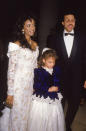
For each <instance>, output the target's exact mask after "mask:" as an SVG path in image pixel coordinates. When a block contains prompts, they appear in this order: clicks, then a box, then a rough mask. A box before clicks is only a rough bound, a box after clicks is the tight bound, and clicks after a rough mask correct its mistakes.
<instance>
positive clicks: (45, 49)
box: [42, 48, 50, 54]
mask: <svg viewBox="0 0 86 131" xmlns="http://www.w3.org/2000/svg"><path fill="white" fill-rule="evenodd" d="M47 50H50V48H44V49H43V50H42V54H43V53H44V52H45V51H47Z"/></svg>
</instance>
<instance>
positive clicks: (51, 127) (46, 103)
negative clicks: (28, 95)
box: [28, 48, 64, 131]
mask: <svg viewBox="0 0 86 131" xmlns="http://www.w3.org/2000/svg"><path fill="white" fill-rule="evenodd" d="M56 58H57V56H56V52H55V51H54V50H52V49H48V48H45V49H44V50H43V53H42V56H41V58H40V60H39V66H40V67H39V68H36V69H35V70H34V86H33V87H34V93H33V95H32V105H31V110H30V115H29V121H28V123H29V124H28V131H64V114H63V109H62V105H61V99H62V95H61V94H60V89H59V73H60V70H59V68H58V67H54V65H55V60H56Z"/></svg>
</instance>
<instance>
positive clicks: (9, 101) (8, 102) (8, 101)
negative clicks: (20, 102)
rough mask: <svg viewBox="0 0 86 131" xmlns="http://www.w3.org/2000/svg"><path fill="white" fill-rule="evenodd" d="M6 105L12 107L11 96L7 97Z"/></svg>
mask: <svg viewBox="0 0 86 131" xmlns="http://www.w3.org/2000/svg"><path fill="white" fill-rule="evenodd" d="M6 104H7V105H9V106H12V105H13V96H10V95H8V96H7V99H6Z"/></svg>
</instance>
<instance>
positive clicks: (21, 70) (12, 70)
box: [0, 42, 39, 131]
mask: <svg viewBox="0 0 86 131" xmlns="http://www.w3.org/2000/svg"><path fill="white" fill-rule="evenodd" d="M38 55H39V50H38V47H37V48H36V50H35V51H31V50H30V49H29V48H22V47H20V46H19V45H17V44H15V43H12V42H10V43H9V46H8V53H7V56H8V57H9V65H8V76H7V78H8V92H7V94H8V95H13V96H14V101H13V107H12V109H9V108H5V109H4V110H3V116H2V117H1V118H0V131H27V124H28V123H27V121H28V116H29V109H30V101H31V95H32V92H33V77H34V68H35V67H37V57H38Z"/></svg>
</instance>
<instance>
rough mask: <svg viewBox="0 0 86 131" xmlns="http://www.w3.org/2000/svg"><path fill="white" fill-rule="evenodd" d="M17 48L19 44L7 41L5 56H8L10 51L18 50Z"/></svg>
mask: <svg viewBox="0 0 86 131" xmlns="http://www.w3.org/2000/svg"><path fill="white" fill-rule="evenodd" d="M19 48H20V46H19V45H17V44H15V43H13V42H9V45H8V52H7V56H8V57H9V55H10V54H11V53H13V52H16V51H18V50H19Z"/></svg>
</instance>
